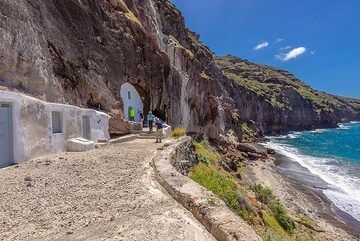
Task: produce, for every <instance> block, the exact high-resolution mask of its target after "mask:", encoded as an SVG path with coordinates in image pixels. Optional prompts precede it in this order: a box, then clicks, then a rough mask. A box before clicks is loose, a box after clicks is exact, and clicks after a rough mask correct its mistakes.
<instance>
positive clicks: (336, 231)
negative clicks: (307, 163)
mask: <svg viewBox="0 0 360 241" xmlns="http://www.w3.org/2000/svg"><path fill="white" fill-rule="evenodd" d="M257 146H258V147H259V148H262V149H263V150H265V149H266V148H267V147H265V146H264V145H263V144H261V143H259V144H257ZM268 147H270V148H271V145H270V146H268ZM270 156H271V161H266V162H256V164H255V165H251V171H252V173H253V175H254V177H255V178H256V179H257V180H258V181H260V182H261V183H263V184H265V185H266V186H268V187H269V188H271V189H272V190H273V191H274V194H275V195H276V196H277V197H278V198H279V199H280V201H281V202H282V203H283V204H284V205H285V206H286V207H287V208H289V209H290V210H292V211H293V212H294V213H300V214H304V215H307V216H309V217H311V218H312V219H314V220H315V221H316V222H317V223H318V224H319V226H320V227H321V228H322V229H323V231H320V232H319V236H320V237H321V240H360V221H358V220H356V219H355V218H354V217H352V216H351V215H350V214H348V213H346V212H344V211H342V210H340V209H339V208H338V207H336V206H335V204H334V203H333V202H332V201H331V200H330V199H328V198H327V197H326V195H325V194H324V193H323V190H326V189H329V188H330V185H329V184H328V183H326V182H325V181H323V180H322V179H321V178H320V177H318V176H316V175H314V174H312V173H311V172H310V171H309V170H308V169H307V168H305V167H303V166H301V165H300V163H298V162H296V161H293V160H291V159H290V158H289V157H287V156H285V155H283V154H280V153H278V152H276V154H274V155H270Z"/></svg>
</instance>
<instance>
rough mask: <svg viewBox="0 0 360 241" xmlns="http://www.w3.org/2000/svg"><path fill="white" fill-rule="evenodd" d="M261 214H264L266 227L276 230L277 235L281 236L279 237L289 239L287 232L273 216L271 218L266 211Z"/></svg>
mask: <svg viewBox="0 0 360 241" xmlns="http://www.w3.org/2000/svg"><path fill="white" fill-rule="evenodd" d="M261 214H262V218H263V220H264V223H265V225H266V227H268V228H269V229H272V230H274V231H275V232H276V233H278V234H279V236H281V237H283V238H288V237H289V235H288V234H287V233H286V232H285V230H284V229H283V228H282V227H281V226H280V224H279V223H278V221H277V220H276V219H275V218H274V217H273V216H271V215H270V214H269V213H268V212H266V211H262V212H261Z"/></svg>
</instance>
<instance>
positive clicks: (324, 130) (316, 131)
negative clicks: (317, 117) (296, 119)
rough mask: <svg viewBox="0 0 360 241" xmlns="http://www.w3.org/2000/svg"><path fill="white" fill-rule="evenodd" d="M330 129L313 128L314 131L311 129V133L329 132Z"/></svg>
mask: <svg viewBox="0 0 360 241" xmlns="http://www.w3.org/2000/svg"><path fill="white" fill-rule="evenodd" d="M327 131H328V129H316V130H312V131H310V132H311V133H319V134H321V133H324V132H327Z"/></svg>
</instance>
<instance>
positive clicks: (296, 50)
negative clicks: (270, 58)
mask: <svg viewBox="0 0 360 241" xmlns="http://www.w3.org/2000/svg"><path fill="white" fill-rule="evenodd" d="M305 52H306V48H305V47H298V48H294V49H292V50H291V51H289V52H287V53H284V54H278V55H276V58H278V59H279V60H281V61H284V62H285V61H289V60H291V59H295V58H297V57H299V56H300V55H302V54H304V53H305Z"/></svg>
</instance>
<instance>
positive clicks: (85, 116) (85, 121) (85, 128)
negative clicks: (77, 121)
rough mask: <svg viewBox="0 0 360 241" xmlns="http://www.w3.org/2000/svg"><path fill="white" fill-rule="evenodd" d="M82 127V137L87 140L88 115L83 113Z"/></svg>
mask: <svg viewBox="0 0 360 241" xmlns="http://www.w3.org/2000/svg"><path fill="white" fill-rule="evenodd" d="M82 127H83V138H85V139H87V140H91V127H90V116H88V115H84V116H83V117H82Z"/></svg>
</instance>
